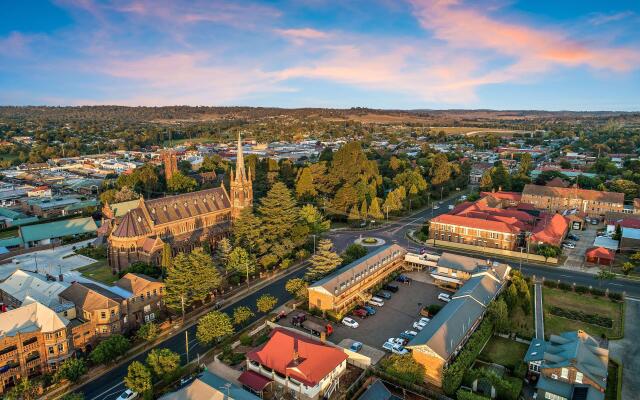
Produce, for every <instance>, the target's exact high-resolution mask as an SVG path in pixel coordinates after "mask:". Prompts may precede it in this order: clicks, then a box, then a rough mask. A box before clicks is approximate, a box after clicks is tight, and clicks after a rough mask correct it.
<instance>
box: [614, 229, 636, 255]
mask: <svg viewBox="0 0 640 400" xmlns="http://www.w3.org/2000/svg"><path fill="white" fill-rule="evenodd" d="M619 249H620V251H621V252H636V251H638V250H640V229H638V228H628V227H622V235H621V236H620V247H619Z"/></svg>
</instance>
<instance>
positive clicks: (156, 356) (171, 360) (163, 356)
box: [147, 348, 180, 382]
mask: <svg viewBox="0 0 640 400" xmlns="http://www.w3.org/2000/svg"><path fill="white" fill-rule="evenodd" d="M147 365H148V366H149V369H150V370H151V373H152V374H153V376H154V377H155V378H156V379H162V380H165V381H167V382H169V381H171V380H173V379H174V378H175V376H176V374H177V372H178V371H179V369H180V355H179V354H178V353H176V352H173V351H171V350H169V349H166V348H164V349H153V350H151V351H150V352H149V355H148V356H147Z"/></svg>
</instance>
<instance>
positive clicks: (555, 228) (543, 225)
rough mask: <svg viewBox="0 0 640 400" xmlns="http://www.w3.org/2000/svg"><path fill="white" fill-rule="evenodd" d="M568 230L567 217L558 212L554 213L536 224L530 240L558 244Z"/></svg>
mask: <svg viewBox="0 0 640 400" xmlns="http://www.w3.org/2000/svg"><path fill="white" fill-rule="evenodd" d="M568 230H569V222H568V221H567V218H565V217H563V216H562V215H560V214H554V215H553V216H550V217H549V216H547V217H546V218H543V219H542V220H540V221H539V222H538V224H536V227H535V228H534V229H533V232H532V235H531V239H530V240H531V241H532V242H542V243H547V244H552V245H554V246H560V244H561V243H562V240H563V239H564V235H566V233H567V231H568Z"/></svg>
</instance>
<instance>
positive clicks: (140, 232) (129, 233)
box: [113, 208, 151, 237]
mask: <svg viewBox="0 0 640 400" xmlns="http://www.w3.org/2000/svg"><path fill="white" fill-rule="evenodd" d="M150 233H151V228H149V225H148V224H147V219H146V218H145V216H144V214H143V213H142V210H140V209H139V208H134V209H133V210H131V211H129V212H128V213H126V214H125V216H124V217H122V220H121V221H120V223H119V224H118V225H117V226H116V228H115V229H114V230H113V235H114V236H117V237H136V236H145V235H148V234H150Z"/></svg>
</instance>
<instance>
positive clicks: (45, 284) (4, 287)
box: [0, 269, 73, 317]
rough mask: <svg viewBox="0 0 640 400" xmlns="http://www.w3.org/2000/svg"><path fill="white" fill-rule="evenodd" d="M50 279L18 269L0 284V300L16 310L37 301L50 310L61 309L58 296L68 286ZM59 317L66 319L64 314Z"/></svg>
mask: <svg viewBox="0 0 640 400" xmlns="http://www.w3.org/2000/svg"><path fill="white" fill-rule="evenodd" d="M51 278H53V277H51V276H44V275H40V274H38V273H35V272H31V271H24V270H21V269H18V270H16V271H14V272H13V273H12V274H11V275H10V276H9V277H8V278H7V279H5V280H4V281H3V282H2V283H0V300H2V302H3V303H4V305H5V306H7V307H10V308H18V307H20V306H22V304H23V303H25V302H27V303H29V302H30V301H37V302H39V303H41V304H44V305H45V306H47V307H49V308H52V309H57V308H62V307H61V306H62V305H63V304H64V303H61V302H60V301H59V300H58V295H59V294H60V293H61V292H62V291H64V290H65V289H66V288H68V287H69V286H70V285H69V283H66V282H59V281H57V280H56V279H55V278H53V280H52V279H51ZM72 306H73V305H72ZM61 316H64V317H68V316H67V315H65V314H62V315H61Z"/></svg>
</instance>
